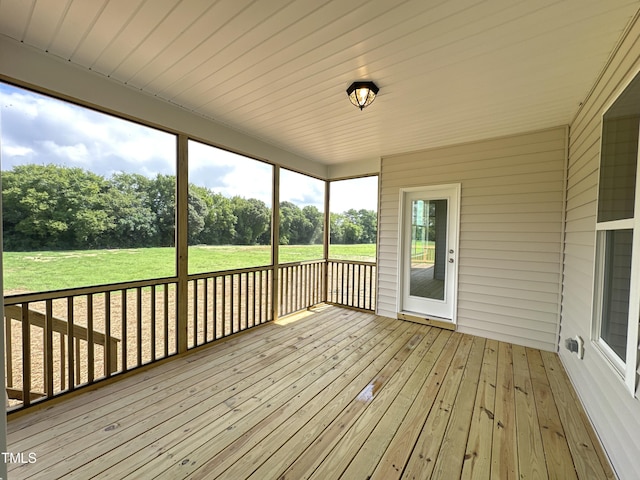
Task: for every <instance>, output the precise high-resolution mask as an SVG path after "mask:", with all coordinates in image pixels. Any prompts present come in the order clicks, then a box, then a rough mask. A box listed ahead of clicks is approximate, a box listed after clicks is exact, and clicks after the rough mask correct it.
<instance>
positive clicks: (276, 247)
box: [271, 165, 280, 321]
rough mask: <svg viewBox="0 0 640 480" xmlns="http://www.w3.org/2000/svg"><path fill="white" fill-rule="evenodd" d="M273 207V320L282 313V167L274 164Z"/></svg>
mask: <svg viewBox="0 0 640 480" xmlns="http://www.w3.org/2000/svg"><path fill="white" fill-rule="evenodd" d="M272 203H273V207H272V208H271V215H273V218H272V219H271V264H272V265H273V275H272V277H273V282H272V284H271V310H272V312H271V313H272V318H273V321H276V320H278V317H279V315H280V289H279V285H280V279H279V276H280V167H279V166H278V165H274V166H273V197H272Z"/></svg>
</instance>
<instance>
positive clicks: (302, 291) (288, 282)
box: [278, 260, 326, 316]
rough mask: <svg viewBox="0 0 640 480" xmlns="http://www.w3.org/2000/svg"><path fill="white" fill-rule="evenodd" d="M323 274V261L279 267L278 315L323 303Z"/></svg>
mask: <svg viewBox="0 0 640 480" xmlns="http://www.w3.org/2000/svg"><path fill="white" fill-rule="evenodd" d="M325 272H326V262H325V261H324V260H316V261H309V262H296V263H286V264H283V265H280V274H279V275H278V278H279V283H280V284H279V287H280V288H279V289H278V291H279V292H280V294H279V315H280V316H284V315H290V314H292V313H295V312H298V311H300V310H304V309H306V308H310V307H313V306H314V305H317V304H319V303H322V302H324V301H325V299H326V293H325V286H324V277H325Z"/></svg>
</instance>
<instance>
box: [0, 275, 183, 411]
mask: <svg viewBox="0 0 640 480" xmlns="http://www.w3.org/2000/svg"><path fill="white" fill-rule="evenodd" d="M175 286H176V282H175V281H173V280H171V279H158V280H146V281H140V282H129V283H124V284H117V285H107V286H99V287H87V288H76V289H69V290H61V291H55V292H44V293H34V294H23V295H13V296H10V297H6V298H5V334H6V340H5V346H6V349H5V350H6V354H5V364H6V367H7V371H6V376H7V393H8V394H11V395H9V396H10V397H12V398H11V399H10V405H9V406H10V407H26V406H29V405H30V404H31V402H32V401H35V400H38V399H40V398H50V397H53V396H57V395H60V394H62V393H65V392H69V391H72V390H75V389H76V388H77V387H79V386H82V385H88V384H92V383H95V382H96V381H98V380H100V379H103V378H109V377H111V376H112V375H114V374H116V373H119V372H124V371H127V370H131V369H134V368H136V367H139V366H141V365H143V364H145V363H150V362H153V361H155V360H158V359H160V358H164V357H167V356H169V355H173V354H175V353H176V352H177V347H176V345H177V343H176V341H177V340H176V339H177V336H176V309H175V300H174V297H175V290H176V287H175Z"/></svg>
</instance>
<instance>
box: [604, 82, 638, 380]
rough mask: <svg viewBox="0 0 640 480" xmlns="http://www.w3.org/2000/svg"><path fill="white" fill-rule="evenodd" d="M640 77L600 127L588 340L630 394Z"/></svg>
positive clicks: (633, 373)
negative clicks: (591, 304)
mask: <svg viewBox="0 0 640 480" xmlns="http://www.w3.org/2000/svg"><path fill="white" fill-rule="evenodd" d="M638 95H640V75H639V76H636V78H635V79H634V80H633V81H632V82H631V83H630V84H629V85H628V86H627V88H626V89H625V90H624V92H623V93H622V94H621V95H620V96H619V97H618V99H617V100H616V101H615V102H614V103H613V104H612V105H611V107H610V108H609V109H608V110H607V111H606V113H605V114H604V117H603V122H602V145H601V152H600V179H599V184H598V214H597V222H596V271H595V295H594V300H595V302H594V316H593V318H594V321H593V340H594V341H595V342H596V344H597V345H598V347H599V348H600V350H601V352H602V353H603V354H604V355H605V356H606V358H607V359H608V360H609V361H610V362H611V363H612V365H613V366H614V367H615V368H616V369H617V371H618V372H619V373H620V375H621V377H622V378H623V379H624V381H625V383H626V385H627V387H628V388H629V390H630V391H631V392H634V391H635V387H636V385H635V383H636V362H637V356H638V323H639V321H640V303H639V302H640V296H639V295H638V294H637V293H635V294H634V293H632V292H638V291H639V287H640V282H639V280H640V241H639V240H640V207H639V206H638V200H639V199H640V194H638V190H637V189H638V182H637V181H636V177H637V169H638V168H637V166H638V158H639V155H638V153H639V152H638V141H639V131H640V104H639V103H638V102H637V98H638Z"/></svg>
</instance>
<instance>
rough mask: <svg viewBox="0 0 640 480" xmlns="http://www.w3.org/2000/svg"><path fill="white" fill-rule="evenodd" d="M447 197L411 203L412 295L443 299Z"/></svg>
mask: <svg viewBox="0 0 640 480" xmlns="http://www.w3.org/2000/svg"><path fill="white" fill-rule="evenodd" d="M446 262H447V200H413V201H412V202H411V278H410V288H409V293H410V295H413V296H417V297H423V298H431V299H434V300H444V285H445V277H446Z"/></svg>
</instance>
